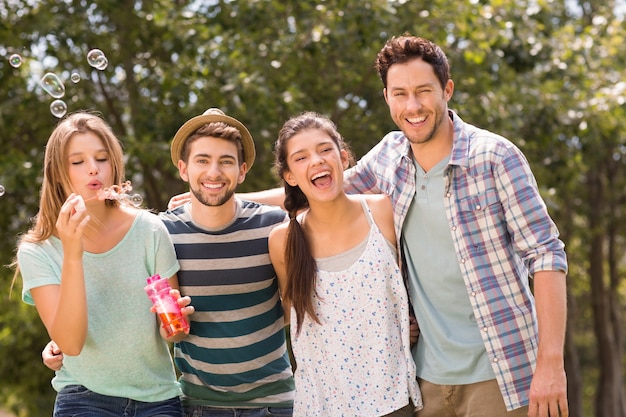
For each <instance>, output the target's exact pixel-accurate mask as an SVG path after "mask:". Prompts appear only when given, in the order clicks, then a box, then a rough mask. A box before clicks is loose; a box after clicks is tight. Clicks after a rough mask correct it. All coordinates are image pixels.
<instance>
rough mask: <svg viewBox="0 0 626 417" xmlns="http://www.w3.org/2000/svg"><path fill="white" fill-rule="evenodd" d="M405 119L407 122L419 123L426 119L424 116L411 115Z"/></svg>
mask: <svg viewBox="0 0 626 417" xmlns="http://www.w3.org/2000/svg"><path fill="white" fill-rule="evenodd" d="M407 120H408V121H409V123H421V122H423V121H424V120H426V118H425V117H413V118H410V119H408V118H407Z"/></svg>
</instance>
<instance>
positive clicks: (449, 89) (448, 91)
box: [443, 80, 454, 101]
mask: <svg viewBox="0 0 626 417" xmlns="http://www.w3.org/2000/svg"><path fill="white" fill-rule="evenodd" d="M452 93H454V81H452V80H448V82H446V88H445V89H444V91H443V94H444V97H445V99H446V101H448V100H450V99H451V98H452Z"/></svg>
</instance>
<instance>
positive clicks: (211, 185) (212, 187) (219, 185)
mask: <svg viewBox="0 0 626 417" xmlns="http://www.w3.org/2000/svg"><path fill="white" fill-rule="evenodd" d="M202 186H203V187H204V188H211V189H216V188H221V187H222V184H205V183H202Z"/></svg>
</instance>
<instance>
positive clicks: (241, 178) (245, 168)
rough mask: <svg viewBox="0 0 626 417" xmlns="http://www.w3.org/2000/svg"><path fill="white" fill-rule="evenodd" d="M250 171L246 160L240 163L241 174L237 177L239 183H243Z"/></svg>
mask: <svg viewBox="0 0 626 417" xmlns="http://www.w3.org/2000/svg"><path fill="white" fill-rule="evenodd" d="M247 172H248V166H247V165H246V163H245V162H243V163H242V164H241V165H239V176H238V177H237V184H241V183H243V181H244V180H245V179H246V173H247Z"/></svg>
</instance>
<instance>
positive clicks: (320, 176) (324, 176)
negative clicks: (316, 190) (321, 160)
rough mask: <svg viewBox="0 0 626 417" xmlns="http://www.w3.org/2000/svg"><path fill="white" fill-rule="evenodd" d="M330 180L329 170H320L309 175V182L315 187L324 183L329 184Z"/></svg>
mask: <svg viewBox="0 0 626 417" xmlns="http://www.w3.org/2000/svg"><path fill="white" fill-rule="evenodd" d="M331 181H332V177H331V176H330V171H322V172H318V173H317V174H315V175H313V177H311V182H312V183H313V185H315V186H316V187H323V186H325V185H328V184H330V182H331Z"/></svg>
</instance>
